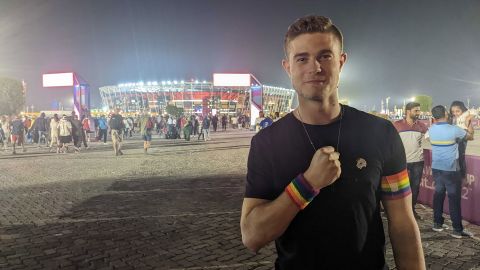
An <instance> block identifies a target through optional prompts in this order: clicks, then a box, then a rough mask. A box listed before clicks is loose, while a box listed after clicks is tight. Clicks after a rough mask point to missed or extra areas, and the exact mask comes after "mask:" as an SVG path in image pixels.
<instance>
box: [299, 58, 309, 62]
mask: <svg viewBox="0 0 480 270" xmlns="http://www.w3.org/2000/svg"><path fill="white" fill-rule="evenodd" d="M305 60H307V59H306V58H305V57H300V58H297V62H305Z"/></svg>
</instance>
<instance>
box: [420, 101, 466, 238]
mask: <svg viewBox="0 0 480 270" xmlns="http://www.w3.org/2000/svg"><path fill="white" fill-rule="evenodd" d="M432 116H433V118H434V121H435V123H434V124H433V125H432V127H430V129H429V130H428V136H427V137H428V139H429V140H430V143H431V144H432V175H433V180H434V181H435V194H434V195H433V230H434V231H437V232H441V231H443V229H444V228H446V226H445V225H444V224H443V222H444V218H443V203H444V200H445V191H446V192H447V193H448V206H449V210H450V218H451V220H452V225H453V233H452V234H451V235H452V236H453V237H455V238H462V236H472V233H470V232H469V231H467V230H464V229H463V225H462V209H461V200H462V197H461V191H462V178H461V175H460V165H459V162H458V144H457V142H456V141H457V140H463V139H467V140H473V127H472V125H470V126H469V127H468V129H467V131H465V130H463V129H461V128H459V127H457V126H453V125H450V124H448V122H447V121H448V114H447V111H446V109H445V107H443V106H441V105H439V106H436V107H434V108H433V109H432Z"/></svg>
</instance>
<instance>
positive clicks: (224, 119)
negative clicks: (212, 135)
mask: <svg viewBox="0 0 480 270" xmlns="http://www.w3.org/2000/svg"><path fill="white" fill-rule="evenodd" d="M227 122H228V120H227V115H225V114H224V115H222V130H223V131H227Z"/></svg>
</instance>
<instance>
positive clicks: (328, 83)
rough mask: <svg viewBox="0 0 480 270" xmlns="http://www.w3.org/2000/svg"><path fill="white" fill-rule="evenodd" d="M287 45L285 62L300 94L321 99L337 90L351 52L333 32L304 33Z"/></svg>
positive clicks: (286, 69)
mask: <svg viewBox="0 0 480 270" xmlns="http://www.w3.org/2000/svg"><path fill="white" fill-rule="evenodd" d="M287 46H288V48H287V51H288V55H287V59H285V60H283V62H282V64H283V67H284V69H285V71H286V72H287V73H288V76H289V77H290V80H291V81H292V86H293V88H294V89H295V91H297V93H298V95H299V96H300V97H302V98H305V99H307V100H315V101H320V100H323V98H324V97H328V96H330V95H331V94H333V93H335V91H337V87H338V80H339V75H340V72H341V70H342V67H343V64H345V61H346V60H347V55H346V54H345V53H342V52H341V48H340V41H339V40H338V39H337V38H335V36H334V35H333V34H331V33H312V34H302V35H300V36H298V37H296V38H295V39H293V40H291V41H290V43H289V44H288V45H287Z"/></svg>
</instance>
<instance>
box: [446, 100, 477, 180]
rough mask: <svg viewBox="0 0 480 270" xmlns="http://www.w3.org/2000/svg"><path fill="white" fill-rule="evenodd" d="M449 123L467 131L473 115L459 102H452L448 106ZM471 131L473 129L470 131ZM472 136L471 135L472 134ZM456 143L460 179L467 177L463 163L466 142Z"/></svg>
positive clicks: (464, 163)
mask: <svg viewBox="0 0 480 270" xmlns="http://www.w3.org/2000/svg"><path fill="white" fill-rule="evenodd" d="M450 117H451V119H450V123H451V124H452V125H456V126H457V127H459V128H461V129H464V130H468V128H469V126H470V125H472V119H473V115H472V114H470V112H469V111H468V109H467V107H465V104H464V103H463V102H461V101H458V100H456V101H454V102H452V105H450ZM472 130H473V129H472ZM472 135H473V134H472ZM457 143H458V163H459V165H460V174H461V176H462V178H465V177H466V176H467V166H466V162H465V151H466V149H467V141H466V140H460V141H458V142H457Z"/></svg>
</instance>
